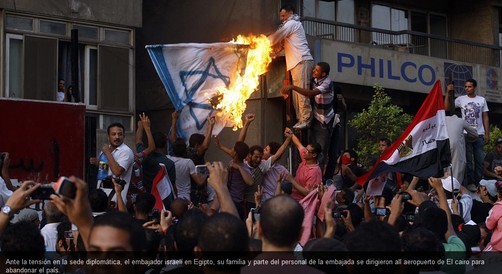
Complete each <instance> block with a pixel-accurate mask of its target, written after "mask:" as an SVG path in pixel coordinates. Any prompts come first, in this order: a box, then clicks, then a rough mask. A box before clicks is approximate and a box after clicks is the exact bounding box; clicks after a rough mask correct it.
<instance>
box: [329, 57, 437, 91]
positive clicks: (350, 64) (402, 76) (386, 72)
mask: <svg viewBox="0 0 502 274" xmlns="http://www.w3.org/2000/svg"><path fill="white" fill-rule="evenodd" d="M356 60H357V61H356ZM377 62H378V65H377ZM386 63H387V64H386ZM337 64H338V65H337V70H338V72H339V73H342V72H343V70H344V69H345V68H349V69H350V68H354V67H355V68H356V69H357V74H358V75H362V74H363V70H369V72H370V74H371V77H375V76H376V75H378V77H379V78H385V77H386V78H387V79H389V80H396V81H399V80H404V81H406V82H408V83H416V82H417V80H418V81H419V82H420V83H421V84H423V85H426V86H432V85H433V84H434V82H435V81H436V72H435V71H434V68H433V67H431V66H430V65H417V64H415V63H413V62H411V61H406V62H403V63H402V64H401V67H400V69H399V70H398V71H393V70H392V67H393V66H392V65H393V60H385V59H382V58H378V59H375V58H373V57H371V58H370V59H369V63H364V62H363V57H362V56H360V55H357V56H356V57H355V56H353V55H352V54H349V53H343V52H339V53H338V54H337Z"/></svg>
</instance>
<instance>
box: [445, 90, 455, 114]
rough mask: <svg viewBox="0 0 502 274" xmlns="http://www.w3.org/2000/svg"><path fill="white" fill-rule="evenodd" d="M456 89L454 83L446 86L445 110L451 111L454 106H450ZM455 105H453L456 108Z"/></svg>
mask: <svg viewBox="0 0 502 274" xmlns="http://www.w3.org/2000/svg"><path fill="white" fill-rule="evenodd" d="M454 91H455V87H454V86H453V84H448V86H446V94H445V96H444V110H445V111H450V108H452V106H450V97H451V96H453V95H454ZM454 107H455V106H453V108H454Z"/></svg>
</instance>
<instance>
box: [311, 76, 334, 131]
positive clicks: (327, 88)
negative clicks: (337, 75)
mask: <svg viewBox="0 0 502 274" xmlns="http://www.w3.org/2000/svg"><path fill="white" fill-rule="evenodd" d="M332 86H333V82H332V81H331V79H329V77H328V76H326V77H324V78H322V79H319V80H318V79H314V82H313V89H317V90H319V92H321V93H320V94H317V95H316V96H314V117H315V118H316V119H317V121H319V122H321V123H325V124H327V123H329V122H330V121H331V119H333V117H334V116H335V112H334V111H333V100H334V94H333V89H332Z"/></svg>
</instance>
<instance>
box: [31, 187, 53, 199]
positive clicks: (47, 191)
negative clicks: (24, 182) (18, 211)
mask: <svg viewBox="0 0 502 274" xmlns="http://www.w3.org/2000/svg"><path fill="white" fill-rule="evenodd" d="M55 193H56V192H54V188H52V186H51V185H41V186H40V187H39V188H37V189H35V191H34V192H33V193H31V195H30V197H31V199H33V200H50V199H51V195H52V194H55Z"/></svg>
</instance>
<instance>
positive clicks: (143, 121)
mask: <svg viewBox="0 0 502 274" xmlns="http://www.w3.org/2000/svg"><path fill="white" fill-rule="evenodd" d="M139 118H140V120H139V121H138V129H137V130H136V136H135V141H136V144H141V143H143V130H144V131H145V133H146V138H147V140H148V147H147V148H146V149H145V150H143V151H142V152H143V154H144V156H146V155H148V154H150V153H151V152H152V151H154V150H155V141H154V140H153V135H152V130H151V129H150V119H149V118H148V116H146V115H145V113H144V112H143V113H142V114H140V115H139Z"/></svg>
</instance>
